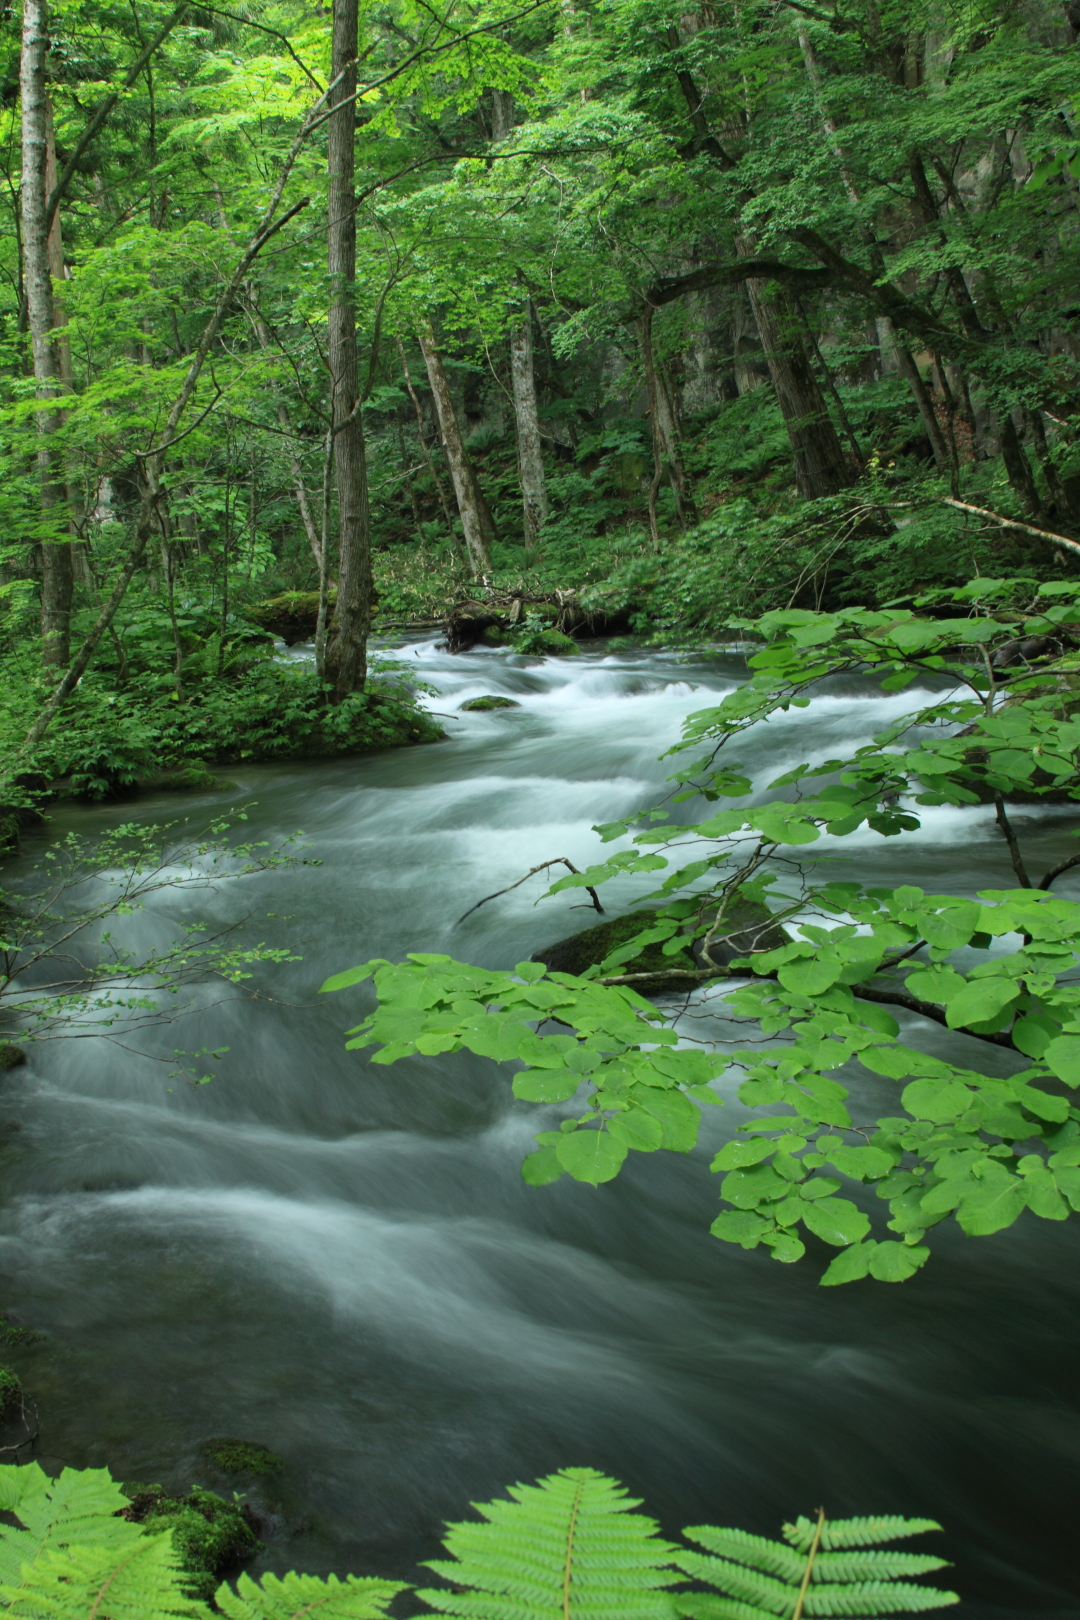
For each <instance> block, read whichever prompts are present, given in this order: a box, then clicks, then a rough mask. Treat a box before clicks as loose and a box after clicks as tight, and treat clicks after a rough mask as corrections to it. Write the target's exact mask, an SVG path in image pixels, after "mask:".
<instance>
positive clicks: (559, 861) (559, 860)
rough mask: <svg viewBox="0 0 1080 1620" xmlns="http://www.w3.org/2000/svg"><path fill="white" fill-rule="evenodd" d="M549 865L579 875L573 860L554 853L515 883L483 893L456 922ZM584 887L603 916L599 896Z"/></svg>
mask: <svg viewBox="0 0 1080 1620" xmlns="http://www.w3.org/2000/svg"><path fill="white" fill-rule="evenodd" d="M549 866H567V867H569V868H570V871H571V872H573V873H574V875H575V877H580V876H581V874H580V872H579V871H578V869H577V867H576V866H575V865H574V863H573V861H568V860H567V858H566V856H565V855H556V856H555V857H554V858H553V859H552V860H550V861H541V862H540V865H539V866H534V867H532V868H531V870H529V871H528V872H526V873H525V876H524V877H520V878H518V880H517V882H516V883H508V884H507V886H506V888H505V889H496V890H495V893H494V894H485V896H484V898H483V899H482V900H478V901H477V902H476V904H475V906H470V907H469V909H468V911H466V912H465V913H464V915H463V916H461V917H459V918H458V923H463V922H464V921H465V918H466V917H471V916H472V914H473V912H474V911H479V910H480V907H481V906H486V905H487V903H488V901H489V900H497V899H498V898H499V896H500V895H501V894H509V893H510V891H511V889H520V887H521V885H522V884H523V883H525V882H527V881H528V879H529V878H531V877H535V876H536V874H537V872H546V871H547V869H548V867H549ZM585 887H586V889H588V891H589V893H590V894H591V895H592V903H593V905H594V906H595V907H596V909H597V911H598V912H599V913H600V915H601V916H604V908H603V906H602V905H601V904H600V896H599V895H598V894H597V892H596V890H595V889H594V888H592V886H591V885H590V884H588V883H586V885H585ZM456 926H457V924H455V927H456Z"/></svg>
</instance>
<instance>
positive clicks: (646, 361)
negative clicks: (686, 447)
mask: <svg viewBox="0 0 1080 1620" xmlns="http://www.w3.org/2000/svg"><path fill="white" fill-rule="evenodd" d="M652 322H653V310H652V307H651V306H648V307H647V308H646V310H645V313H644V315H643V316H642V317H641V320H640V321H639V322H638V337H639V338H640V341H641V363H642V370H643V371H644V373H645V388H646V391H647V393H648V396H649V414H650V418H651V421H652V434H653V461H654V465H655V466H657V467H658V466H660V465H661V462H662V459H664V458H666V460H667V467H668V477H669V478H670V479H671V488H672V491H673V493H674V495H675V510H676V511H677V512H678V514H679V522H680V523H681V524H682V525H683V527H684V528H685V527H686V525H687V524H688V523H696V521H697V511H696V509H695V507H694V498H693V496H692V495H691V493H690V480H689V479H688V478H687V476H686V468H685V467H684V465H683V459H682V453H681V451H680V449H679V434H678V429H677V428H676V426H675V413H674V411H673V410H672V408H671V401H670V399H669V398H668V394H667V389H666V388H665V387H664V379H663V377H662V376H661V375H660V373H659V371H658V369H657V366H656V361H655V358H654V355H653V342H652ZM655 481H656V480H655V472H654V477H653V483H654V484H655ZM650 490H651V493H650V497H649V527H650V529H651V530H652V535H653V544H654V545H655V544H656V540H657V533H656V511H655V509H656V494H655V490H653V489H652V486H650Z"/></svg>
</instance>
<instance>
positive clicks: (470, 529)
mask: <svg viewBox="0 0 1080 1620" xmlns="http://www.w3.org/2000/svg"><path fill="white" fill-rule="evenodd" d="M416 335H417V338H418V339H419V343H420V352H421V354H422V355H423V356H424V365H425V366H426V367H427V374H428V382H429V383H430V385H431V394H432V398H433V399H434V401H435V414H436V415H437V417H438V419H439V433H440V435H441V437H442V442H443V448H444V450H445V451H446V460H447V463H448V465H449V467H450V477H451V478H452V480H453V484H454V494H455V496H456V498H457V507H458V513H459V515H460V517H461V527H462V528H463V529H464V531H465V545H466V547H467V548H468V552H469V562H470V564H471V565H472V571H473V575H474V576H478V575H480V574H483V573H486V572H487V571H488V570H489V569H490V568H491V553H490V552H489V550H488V544H487V535H488V534H490V533H491V531H492V529H493V528H494V525H493V523H492V519H491V513H490V512H488V511H487V502H486V501H485V500H484V496H483V492H482V490H481V488H480V485H479V482H478V481H477V477H476V472H475V470H474V468H473V464H472V462H471V461H470V460H469V456H468V452H467V451H466V449H465V441H464V439H463V438H462V436H461V428H460V426H459V424H458V419H457V412H456V411H455V410H454V401H453V397H452V396H451V393H450V384H449V383H448V382H447V380H446V371H445V369H444V367H443V363H442V356H441V355H440V353H439V350H438V347H437V345H436V341H435V332H434V329H433V327H432V325H431V322H430V321H428V320H422V321H421V322H420V324H419V325H418V327H417V332H416Z"/></svg>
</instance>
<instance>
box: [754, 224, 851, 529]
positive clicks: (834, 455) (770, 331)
mask: <svg viewBox="0 0 1080 1620" xmlns="http://www.w3.org/2000/svg"><path fill="white" fill-rule="evenodd" d="M749 251H750V249H749V244H745V245H744V244H740V252H741V253H742V254H744V255H745V254H747V253H749ZM768 286H769V284H768V283H766V282H763V281H757V280H752V281H747V283H746V290H747V292H748V293H749V294H750V307H751V308H752V309H753V311H754V319H755V320H756V321H757V328H758V332H759V333H760V335H761V345H762V348H763V349H764V350H765V359H766V360H767V362H768V366H769V375H770V376H771V378H772V382H773V387H774V388H775V390H776V400H777V404H778V405H779V406H780V411H781V414H782V416H783V418H784V424H785V426H786V427H787V431H788V438H789V439H790V440H791V449H792V453H793V455H794V458H795V482H796V484H797V485H798V489H799V494H800V495H804V496H806V497H807V498H809V499H813V498H814V497H815V496H819V495H835V494H836V493H837V492H838V491H839V490H841V489H844V488H845V487H846V486H847V485H848V484H850V483H851V482H852V476H853V473H852V469H851V468H850V467H849V466H848V464H847V462H846V461H845V460H844V452H843V449H842V447H841V444H840V440H839V439H838V438H837V436H836V429H835V428H834V427H833V424H832V418H831V417H830V415H829V410H828V406H827V405H826V404H825V396H824V395H823V394H822V392H821V389H820V387H819V386H818V381H817V378H816V377H815V376H814V372H813V369H812V367H811V365H810V358H809V356H808V355H807V353H806V348H805V346H804V344H803V341H802V335H801V334H800V332H799V329H798V324H797V320H796V315H795V312H794V310H793V309H792V307H791V303H790V301H789V299H788V295H787V293H786V292H784V291H783V290H782V289H780V290H778V291H769V290H768Z"/></svg>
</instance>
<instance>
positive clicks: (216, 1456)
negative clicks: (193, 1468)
mask: <svg viewBox="0 0 1080 1620" xmlns="http://www.w3.org/2000/svg"><path fill="white" fill-rule="evenodd" d="M199 1450H200V1451H201V1452H202V1455H203V1456H204V1457H205V1458H206V1460H207V1462H208V1463H212V1464H213V1466H214V1467H215V1468H219V1469H220V1470H221V1472H222V1473H223V1474H258V1475H260V1476H262V1477H265V1476H266V1475H268V1474H276V1473H277V1472H278V1471H279V1470H280V1469H281V1468H283V1467H284V1466H285V1465H284V1463H283V1462H282V1460H281V1458H280V1457H279V1456H278V1455H277V1453H276V1452H274V1451H271V1450H270V1447H269V1446H263V1445H260V1444H259V1442H258V1441H257V1440H234V1439H233V1438H232V1437H231V1436H230V1435H226V1436H225V1437H224V1438H221V1439H217V1440H204V1441H203V1443H202V1445H201V1446H200V1447H199Z"/></svg>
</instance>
